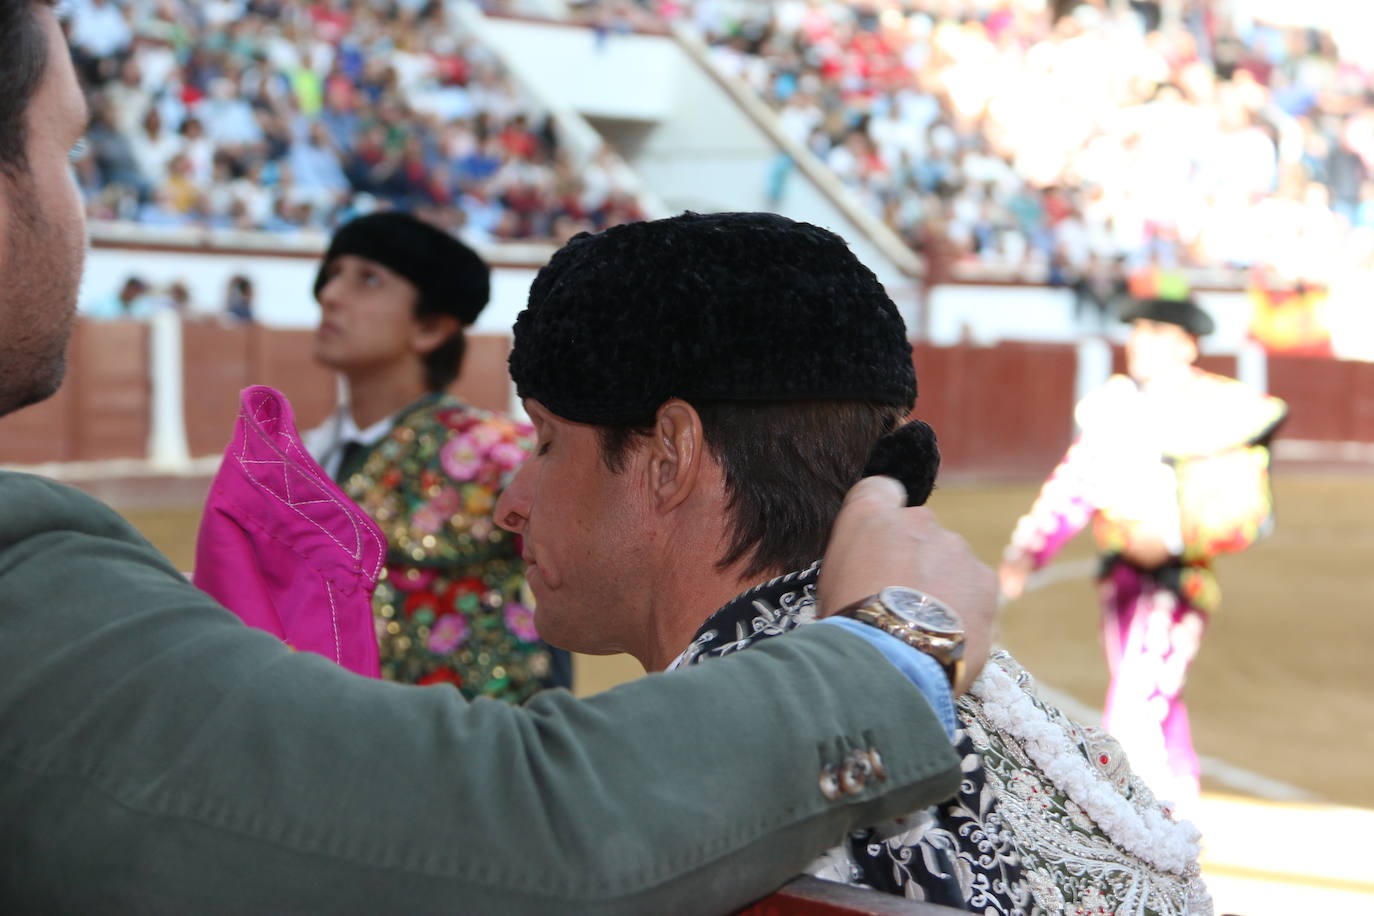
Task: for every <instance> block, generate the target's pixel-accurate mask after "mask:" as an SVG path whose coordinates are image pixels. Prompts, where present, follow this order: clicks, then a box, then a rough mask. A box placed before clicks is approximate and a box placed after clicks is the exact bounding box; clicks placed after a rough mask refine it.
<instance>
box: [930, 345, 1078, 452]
mask: <svg viewBox="0 0 1374 916" xmlns="http://www.w3.org/2000/svg"><path fill="white" fill-rule="evenodd" d="M915 360H916V378H917V386H918V396H917V399H916V411H915V415H916V416H917V417H920V418H921V419H922V420H925V421H926V422H927V423H929V424H930V425H931V426H933V427H934V428H935V434H936V436H937V437H939V440H940V455H941V461H940V467H941V473H942V474H943V473H953V474H983V475H996V476H1013V477H1028V476H1029V477H1034V476H1039V475H1043V474H1046V473H1048V472H1049V470H1050V469H1051V468H1053V467H1054V465H1055V463H1056V462H1057V461H1058V460H1059V458H1060V456H1061V455H1062V454H1063V453H1064V449H1066V448H1067V447H1068V445H1069V439H1070V437H1071V436H1072V434H1073V417H1072V413H1073V402H1074V374H1075V371H1076V366H1077V359H1076V355H1075V349H1074V347H1073V346H1071V345H1068V344H1028V343H1002V344H998V345H997V346H995V347H935V346H930V345H928V344H917V345H916V347H915Z"/></svg>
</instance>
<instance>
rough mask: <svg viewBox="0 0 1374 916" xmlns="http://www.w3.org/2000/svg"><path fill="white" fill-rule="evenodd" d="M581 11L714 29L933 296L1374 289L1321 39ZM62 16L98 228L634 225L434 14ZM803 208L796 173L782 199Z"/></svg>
mask: <svg viewBox="0 0 1374 916" xmlns="http://www.w3.org/2000/svg"><path fill="white" fill-rule="evenodd" d="M488 5H489V6H491V7H493V8H494V9H496V10H502V9H507V8H511V7H512V3H511V2H493V3H490V4H488ZM568 5H569V7H570V8H571V9H572V11H573V15H574V16H575V17H576V18H579V19H581V20H582V21H584V22H588V23H591V24H593V25H595V26H596V27H598V28H600V29H603V30H604V31H606V32H607V33H608V34H611V33H614V32H617V31H624V30H629V29H640V30H644V29H648V28H651V27H652V25H653V23H655V22H657V23H659V24H662V23H663V22H664V21H665V20H667V19H672V18H681V19H687V20H689V21H691V22H692V23H694V24H695V26H696V27H697V28H698V29H699V30H700V31H701V32H703V33H704V35H705V36H706V38H707V39H708V41H709V42H710V44H711V46H712V49H713V55H714V58H715V60H716V62H717V64H718V65H719V66H720V67H721V68H723V69H724V70H725V71H727V72H728V73H731V74H734V75H736V76H738V77H739V78H740V79H743V80H745V81H746V82H747V83H748V84H750V85H751V86H753V87H754V88H755V89H756V90H757V91H758V92H759V93H760V94H761V95H762V96H763V97H764V98H765V99H766V100H767V101H768V102H770V103H771V104H772V105H774V106H775V107H776V110H777V111H778V114H779V118H780V123H781V126H782V128H783V130H784V131H785V132H786V133H788V134H790V135H791V136H792V137H793V138H794V139H795V140H796V141H797V142H798V143H800V144H803V145H805V146H806V147H808V148H809V149H810V150H811V151H812V152H814V153H815V154H816V155H817V156H818V157H819V158H820V159H821V160H822V161H823V162H824V163H825V164H826V165H828V166H829V168H830V169H831V170H833V172H834V173H835V174H836V175H837V176H838V177H839V178H840V179H841V180H842V181H843V182H844V183H846V184H847V185H848V186H849V187H851V188H852V189H853V190H854V191H855V193H856V194H857V195H858V196H859V198H860V199H861V200H862V201H863V202H864V203H865V204H866V205H867V206H869V207H870V208H872V210H873V211H874V212H875V213H878V214H880V215H881V217H882V218H883V219H884V220H885V221H886V222H887V223H888V225H890V226H891V227H892V228H893V229H894V230H895V231H896V232H897V233H899V234H900V235H901V236H902V237H903V238H904V239H905V240H906V241H907V242H908V243H909V244H910V245H911V246H912V247H914V248H915V249H917V250H918V251H921V252H922V253H924V254H926V255H927V256H928V262H929V263H930V266H931V269H932V272H933V275H932V277H931V278H930V279H931V280H933V281H936V282H938V280H939V279H940V274H941V271H943V270H946V269H948V268H949V267H951V266H953V265H958V264H960V263H972V264H977V265H982V266H984V267H1005V268H1008V269H1010V270H1014V271H1018V272H1022V273H1024V272H1025V271H1026V270H1028V269H1029V270H1030V271H1032V272H1038V273H1040V274H1042V275H1047V276H1048V277H1049V278H1050V279H1052V280H1058V281H1062V282H1064V283H1066V284H1076V285H1078V286H1079V287H1082V288H1084V289H1088V290H1092V289H1098V288H1105V287H1109V286H1113V285H1119V283H1120V282H1122V281H1123V279H1124V277H1125V276H1126V275H1127V274H1130V273H1134V274H1135V275H1137V276H1139V275H1141V274H1156V275H1160V274H1164V273H1167V272H1168V271H1169V270H1171V269H1173V268H1175V267H1177V266H1180V265H1181V266H1185V267H1186V266H1194V265H1205V266H1232V267H1263V268H1264V269H1265V270H1266V271H1267V272H1268V273H1269V274H1270V275H1273V276H1279V277H1284V278H1289V279H1294V280H1296V279H1307V280H1312V279H1321V278H1325V277H1327V276H1329V275H1330V274H1331V273H1332V272H1333V271H1335V270H1337V269H1338V268H1339V266H1340V265H1349V264H1369V263H1370V262H1371V261H1374V90H1371V89H1369V88H1368V87H1369V85H1370V76H1371V74H1370V72H1369V71H1368V70H1366V69H1365V68H1363V67H1362V66H1360V65H1358V64H1357V63H1356V62H1354V61H1353V60H1351V59H1349V57H1348V55H1343V54H1342V53H1341V52H1342V48H1341V46H1340V45H1338V43H1337V42H1336V41H1335V40H1334V39H1333V37H1332V35H1331V34H1330V33H1327V32H1322V31H1317V30H1313V29H1306V28H1297V27H1289V26H1281V25H1275V24H1269V23H1265V22H1263V21H1249V22H1244V21H1238V20H1235V19H1227V18H1223V17H1221V16H1220V14H1218V13H1217V12H1216V7H1217V5H1216V4H1212V3H1207V2H1203V0H1180V2H1179V3H1178V4H1176V6H1177V7H1178V9H1179V12H1180V15H1178V16H1177V17H1176V21H1172V22H1164V21H1162V20H1161V9H1160V5H1159V4H1157V3H1153V2H1149V0H1132V2H1129V3H1123V2H1118V0H1092V2H1087V3H1082V4H1079V5H1078V6H1077V7H1074V6H1073V5H1072V4H1063V3H1058V4H1049V3H1046V2H1044V0H874V2H852V0H781V2H765V0H657V2H653V0H645V2H633V0H576V2H570V3H569V4H568ZM70 6H71V10H72V14H71V16H70V18H69V21H68V28H69V31H70V38H71V42H72V45H73V48H74V50H75V54H76V57H77V60H78V64H79V66H80V70H81V72H82V74H83V76H84V78H85V80H86V83H87V85H88V87H90V95H91V102H92V110H93V112H94V120H93V123H92V126H91V130H90V131H89V133H88V147H87V149H86V150H85V151H84V152H80V151H78V156H77V158H76V160H75V161H76V167H77V172H78V175H79V177H80V181H81V183H82V187H83V189H84V190H85V193H86V194H87V197H88V200H89V206H90V212H91V215H92V216H93V217H95V218H98V219H99V218H103V219H132V220H138V221H140V222H143V223H145V224H152V225H160V226H187V225H198V226H209V227H227V228H251V229H266V230H270V231H278V232H282V231H293V230H298V229H302V228H306V229H310V228H313V229H320V230H327V229H328V228H330V227H332V226H334V225H336V224H337V223H338V222H340V221H341V220H343V219H346V218H348V217H349V216H351V215H353V214H355V213H359V212H364V211H367V210H370V209H373V208H376V207H379V206H400V207H406V208H409V209H413V210H417V211H420V212H422V213H424V214H427V215H428V216H429V217H430V218H432V219H434V220H435V221H436V222H439V223H441V224H443V225H446V226H449V227H451V228H452V229H454V230H455V231H459V232H461V233H462V234H464V236H465V237H467V238H469V239H470V240H473V241H476V242H478V243H482V242H484V241H487V240H492V239H497V240H521V239H540V240H544V239H552V240H555V241H561V240H563V239H565V238H567V237H568V236H569V235H571V234H572V233H573V232H576V231H579V230H581V229H584V228H601V227H604V226H607V225H612V224H615V223H618V222H624V221H628V220H632V219H636V218H641V216H642V213H641V211H640V207H639V205H638V203H637V200H636V198H635V195H634V193H633V192H632V190H631V188H632V187H633V179H632V178H627V176H626V169H625V166H624V164H623V163H622V162H620V160H619V159H618V158H617V157H616V156H615V155H614V154H613V153H611V152H610V151H609V150H604V151H603V152H602V154H600V155H598V156H597V157H596V158H595V159H594V160H593V161H591V162H590V163H586V164H579V165H578V166H576V167H575V166H574V164H573V163H572V161H571V158H570V156H569V155H568V153H567V150H566V149H564V148H563V147H562V146H561V145H560V143H559V139H558V134H557V131H556V130H555V129H554V125H553V123H552V121H551V119H550V118H549V117H547V116H546V115H545V114H543V113H542V112H540V111H539V110H538V109H537V108H535V107H534V106H533V105H531V104H530V102H529V101H528V100H526V99H525V98H524V97H522V95H521V93H520V92H519V91H518V90H517V88H516V87H515V86H514V85H513V84H512V81H511V79H510V78H509V76H508V75H507V74H506V73H504V72H503V70H502V68H501V67H500V65H499V63H498V61H496V60H495V59H494V57H493V56H492V55H491V53H490V52H489V51H488V50H487V49H485V48H483V47H481V46H480V45H477V44H475V43H472V42H471V41H468V40H466V39H463V38H460V37H457V33H456V31H455V30H454V29H452V28H449V27H448V24H447V23H446V22H445V11H444V4H443V3H441V2H435V0H209V2H191V0H76V2H74V3H72V4H71V5H70ZM516 6H518V4H516ZM1052 6H1053V7H1056V8H1062V9H1064V10H1066V11H1069V12H1068V14H1067V15H1063V16H1061V17H1059V18H1057V19H1055V18H1054V17H1053V16H1051V15H1050V14H1049V10H1050V8H1051V7H1052ZM788 180H791V176H790V174H789V170H788V168H787V167H786V164H785V162H784V163H782V165H781V167H780V168H778V169H776V170H775V171H774V173H773V175H772V176H771V178H770V191H771V193H773V194H774V195H775V196H776V197H777V198H778V199H781V197H782V195H783V194H784V193H785V190H786V182H787V181H788Z"/></svg>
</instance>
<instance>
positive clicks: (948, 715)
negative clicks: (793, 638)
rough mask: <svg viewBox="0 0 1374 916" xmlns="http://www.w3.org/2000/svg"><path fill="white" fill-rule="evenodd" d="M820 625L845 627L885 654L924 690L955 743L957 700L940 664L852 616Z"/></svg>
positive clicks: (923, 692)
mask: <svg viewBox="0 0 1374 916" xmlns="http://www.w3.org/2000/svg"><path fill="white" fill-rule="evenodd" d="M817 623H822V624H829V625H830V626H836V627H843V628H844V629H846V630H848V631H849V632H851V633H853V634H854V635H855V636H858V637H860V638H862V639H865V640H867V641H868V643H869V645H871V646H873V648H875V649H877V650H878V651H879V652H881V653H883V657H884V658H886V659H887V660H888V661H889V662H891V663H892V665H893V666H894V667H896V669H897V670H898V671H900V672H902V674H904V675H906V679H907V680H909V681H911V683H912V684H914V685H915V687H916V689H917V690H919V691H921V693H922V694H923V695H924V696H925V698H926V700H927V702H929V703H930V708H931V709H933V710H934V711H935V717H936V718H937V719H939V720H940V724H941V725H943V726H944V727H945V733H946V734H947V735H949V737H950V740H951V741H952V740H954V729H955V719H954V697H953V695H952V694H951V693H950V689H949V678H948V677H946V676H945V669H943V668H941V667H940V663H939V662H937V661H936V660H935V659H933V658H931V657H930V656H929V655H927V654H925V653H924V652H922V651H921V650H920V649H915V648H912V647H911V646H908V645H907V644H906V643H904V642H902V641H901V640H900V639H898V638H897V637H895V636H890V635H888V634H887V633H884V632H883V631H882V630H880V629H878V628H877V627H871V626H869V625H868V624H866V623H860V622H859V621H857V620H855V619H854V618H852V617H827V618H825V619H824V620H819V621H817Z"/></svg>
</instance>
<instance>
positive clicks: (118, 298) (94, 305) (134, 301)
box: [81, 276, 153, 321]
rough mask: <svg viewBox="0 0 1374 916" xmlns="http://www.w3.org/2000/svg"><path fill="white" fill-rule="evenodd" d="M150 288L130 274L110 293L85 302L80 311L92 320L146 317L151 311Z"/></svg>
mask: <svg viewBox="0 0 1374 916" xmlns="http://www.w3.org/2000/svg"><path fill="white" fill-rule="evenodd" d="M152 289H153V288H152V287H151V286H149V285H148V283H147V282H146V281H145V280H144V279H143V278H142V277H136V276H130V277H128V278H126V279H125V281H124V282H123V283H121V284H120V286H119V289H117V290H115V291H114V292H113V293H111V294H110V295H108V296H106V297H104V298H102V299H96V300H95V301H94V302H90V303H87V304H86V305H85V306H84V307H83V308H82V310H81V313H82V314H83V315H84V316H85V317H87V318H89V319H91V320H93V321H118V320H121V319H126V318H147V317H148V316H149V315H151V314H152V312H153V305H152V301H151V299H150V294H151V293H152Z"/></svg>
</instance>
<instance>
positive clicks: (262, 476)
mask: <svg viewBox="0 0 1374 916" xmlns="http://www.w3.org/2000/svg"><path fill="white" fill-rule="evenodd" d="M240 403H241V409H240V411H239V418H238V422H237V423H236V424H235V426H234V438H233V441H232V442H230V443H229V448H228V449H227V450H226V451H225V453H224V460H223V462H221V464H220V468H219V473H218V474H216V475H215V479H214V482H213V484H211V487H210V494H209V496H208V497H207V499H206V505H205V515H204V516H203V517H202V519H201V523H200V533H199V535H198V536H197V538H196V569H195V573H194V574H193V576H192V582H194V583H195V584H196V585H197V586H198V587H199V588H201V589H203V590H204V591H206V592H208V593H209V594H210V595H212V596H213V597H214V598H215V599H216V600H217V601H219V602H220V603H221V604H223V605H224V606H225V607H227V608H229V609H230V610H231V611H233V612H234V613H235V614H237V615H238V616H239V617H240V618H242V619H243V622H244V623H246V624H248V625H249V626H253V627H257V628H258V629H261V630H266V631H267V632H269V633H273V634H275V635H277V636H279V637H280V638H281V639H282V640H283V641H285V642H286V643H287V644H288V645H290V646H291V647H292V648H294V649H298V650H301V651H305V652H315V653H317V654H319V655H323V656H324V657H325V658H328V659H332V660H333V661H335V662H338V663H339V664H340V665H343V666H344V667H345V668H347V669H349V670H350V671H355V672H357V673H358V674H364V675H368V676H370V677H380V675H381V671H380V668H379V666H378V660H377V634H376V630H375V628H374V624H373V622H372V620H373V618H372V590H373V589H374V588H375V587H376V585H377V576H378V574H379V572H380V571H381V568H382V563H383V561H384V559H385V557H386V540H385V539H384V538H383V537H382V532H381V531H380V529H378V528H377V526H376V524H374V523H373V521H372V519H371V518H369V517H368V515H367V514H366V513H365V512H363V510H362V509H360V508H358V506H357V505H356V504H355V503H354V502H353V501H352V500H350V499H349V498H348V497H347V496H346V495H345V494H344V492H343V491H342V490H340V489H339V488H338V487H337V486H336V485H335V484H334V482H333V481H332V480H330V479H329V475H327V474H325V472H324V470H323V469H322V468H321V467H320V466H319V465H318V464H317V463H316V462H315V459H313V458H311V457H310V455H309V453H307V452H306V450H305V446H304V445H302V444H301V439H300V435H299V433H298V432H297V431H296V423H295V416H294V414H293V413H292V410H291V404H290V402H288V401H287V400H286V398H285V397H284V396H283V395H282V394H281V393H280V392H278V391H275V390H273V389H271V388H267V387H265V386H261V385H259V386H254V387H252V388H245V389H244V390H243V393H242V395H241V402H240Z"/></svg>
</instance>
